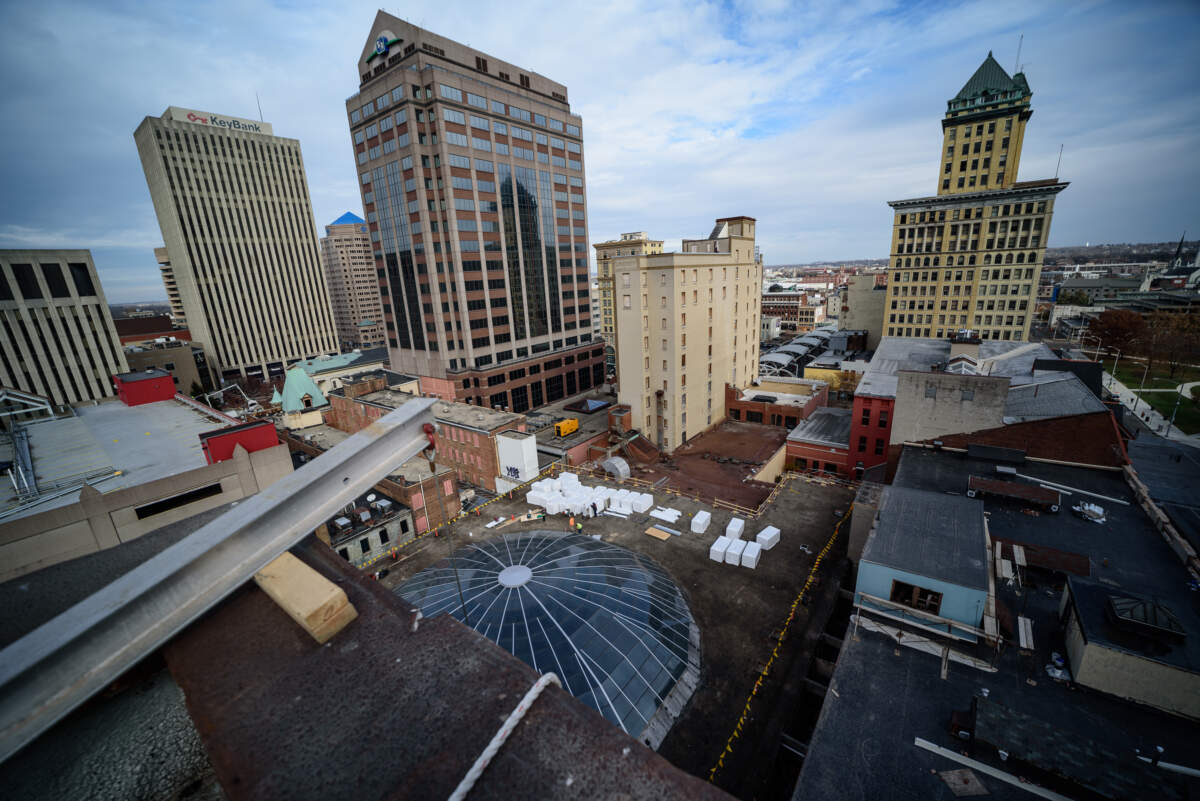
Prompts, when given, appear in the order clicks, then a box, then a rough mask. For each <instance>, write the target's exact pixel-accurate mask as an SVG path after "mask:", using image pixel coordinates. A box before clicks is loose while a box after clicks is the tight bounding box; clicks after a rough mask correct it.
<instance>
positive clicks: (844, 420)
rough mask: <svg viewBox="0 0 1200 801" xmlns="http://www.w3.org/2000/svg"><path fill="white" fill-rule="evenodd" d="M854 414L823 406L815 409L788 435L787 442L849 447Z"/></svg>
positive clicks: (849, 411)
mask: <svg viewBox="0 0 1200 801" xmlns="http://www.w3.org/2000/svg"><path fill="white" fill-rule="evenodd" d="M853 414H854V412H853V410H851V409H837V408H834V407H832V406H823V407H821V408H819V409H816V410H815V411H814V412H813V413H812V414H811V415H809V417H808V419H807V420H802V421H800V425H798V426H796V427H795V428H793V429H792V430H791V432H790V433H789V434H788V437H787V438H788V442H810V443H812V444H814V445H827V446H829V447H833V448H849V447H850V426H851V423H852V422H853V420H852V419H851V418H852V416H853Z"/></svg>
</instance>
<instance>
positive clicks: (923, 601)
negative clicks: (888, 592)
mask: <svg viewBox="0 0 1200 801" xmlns="http://www.w3.org/2000/svg"><path fill="white" fill-rule="evenodd" d="M891 600H892V601H894V602H895V603H898V604H903V605H905V606H908V607H912V608H913V609H920V610H921V611H922V612H930V613H932V614H935V615H936V614H937V613H938V612H939V611H940V610H941V608H942V594H941V593H940V592H934V591H933V590H927V589H925V588H924V587H917V586H914V585H912V584H905V583H904V582H903V581H893V582H892V598H891Z"/></svg>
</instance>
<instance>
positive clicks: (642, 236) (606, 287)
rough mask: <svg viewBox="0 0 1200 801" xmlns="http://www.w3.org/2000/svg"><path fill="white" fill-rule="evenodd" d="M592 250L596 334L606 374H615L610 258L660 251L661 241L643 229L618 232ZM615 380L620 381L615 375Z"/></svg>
mask: <svg viewBox="0 0 1200 801" xmlns="http://www.w3.org/2000/svg"><path fill="white" fill-rule="evenodd" d="M592 247H594V248H595V249H596V281H597V284H598V285H599V295H600V315H599V317H598V319H599V321H600V337H601V338H602V339H603V340H604V359H605V363H606V365H607V367H608V373H609V374H610V375H614V376H615V375H616V357H617V316H616V309H615V307H614V306H613V281H612V260H613V259H614V258H616V257H618V256H641V255H642V254H646V255H653V254H655V253H662V252H663V241H662V240H661V239H651V238H650V237H649V236H648V235H647V234H646V232H645V231H633V232H630V233H627V234H621V238H620V239H610V240H609V241H607V242H600V243H598V244H595V245H592ZM617 380H620V379H619V378H618V379H617Z"/></svg>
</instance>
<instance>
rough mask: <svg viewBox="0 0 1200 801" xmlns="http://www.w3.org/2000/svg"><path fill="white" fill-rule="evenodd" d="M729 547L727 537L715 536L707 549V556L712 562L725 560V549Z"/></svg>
mask: <svg viewBox="0 0 1200 801" xmlns="http://www.w3.org/2000/svg"><path fill="white" fill-rule="evenodd" d="M728 547H729V538H728V537H717V541H716V542H714V543H713V544H712V547H710V548H709V549H708V558H709V559H711V560H713V561H714V562H724V561H725V550H726V549H727V548H728Z"/></svg>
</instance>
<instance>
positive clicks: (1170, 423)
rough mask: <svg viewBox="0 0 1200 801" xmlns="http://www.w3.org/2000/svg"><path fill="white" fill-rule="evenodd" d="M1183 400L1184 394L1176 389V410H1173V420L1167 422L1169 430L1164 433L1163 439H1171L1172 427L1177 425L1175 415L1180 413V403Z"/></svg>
mask: <svg viewBox="0 0 1200 801" xmlns="http://www.w3.org/2000/svg"><path fill="white" fill-rule="evenodd" d="M1181 400H1183V393H1182V392H1180V391H1179V387H1176V388H1175V408H1174V409H1172V410H1171V419H1170V420H1168V421H1167V430H1166V431H1164V432H1163V439H1170V438H1171V426H1173V425H1175V415H1176V414H1178V412H1179V402H1180V401H1181Z"/></svg>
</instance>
